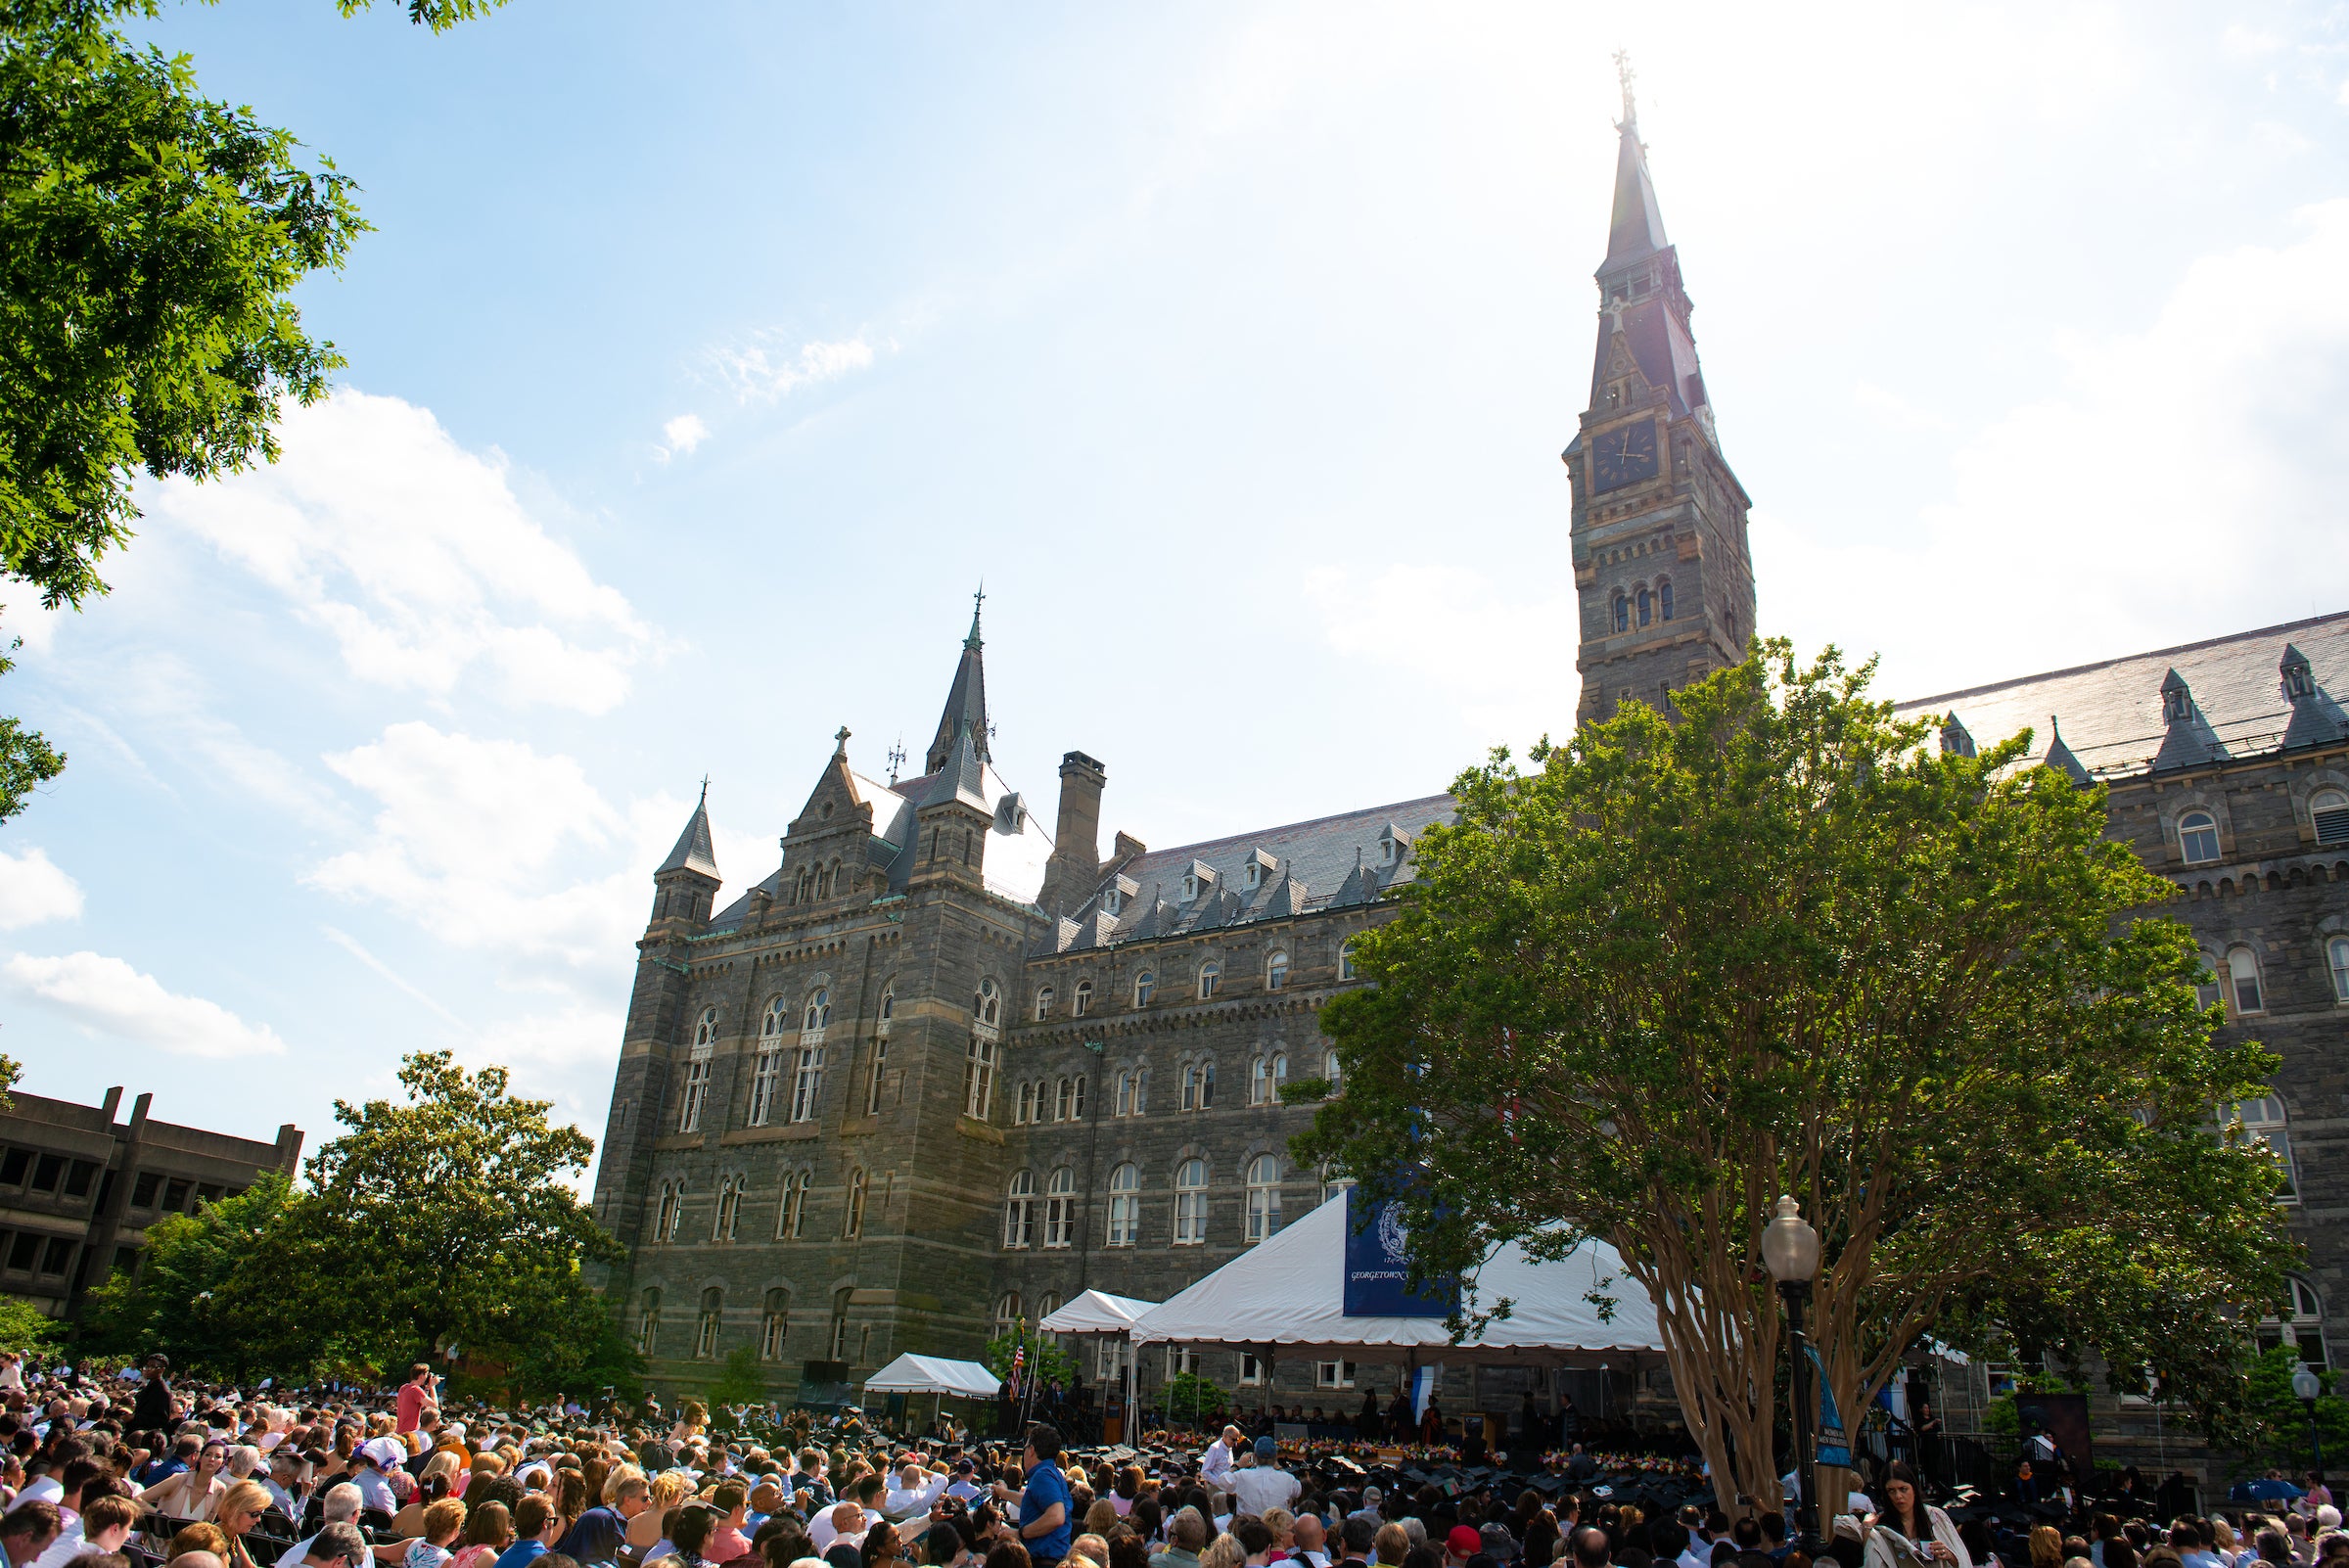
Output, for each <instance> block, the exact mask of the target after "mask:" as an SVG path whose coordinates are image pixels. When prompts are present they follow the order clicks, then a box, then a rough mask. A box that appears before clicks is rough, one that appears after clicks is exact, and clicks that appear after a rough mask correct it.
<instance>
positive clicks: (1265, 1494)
mask: <svg viewBox="0 0 2349 1568" xmlns="http://www.w3.org/2000/svg"><path fill="white" fill-rule="evenodd" d="M1231 1490H1232V1494H1233V1496H1235V1497H1237V1498H1238V1499H1239V1510H1240V1512H1242V1513H1253V1514H1255V1515H1257V1516H1258V1517H1259V1518H1262V1517H1263V1516H1264V1514H1265V1512H1266V1511H1267V1509H1271V1508H1286V1507H1289V1506H1291V1505H1292V1504H1294V1503H1295V1502H1296V1500H1297V1494H1298V1492H1299V1491H1300V1490H1301V1489H1300V1488H1299V1487H1298V1485H1297V1478H1296V1477H1295V1476H1293V1475H1291V1474H1289V1472H1288V1471H1286V1470H1283V1469H1282V1468H1281V1467H1280V1466H1278V1465H1276V1464H1260V1465H1257V1466H1255V1467H1254V1468H1252V1469H1246V1470H1235V1471H1233V1472H1232V1477H1231ZM1706 1568H1712V1565H1711V1564H1707V1565H1706Z"/></svg>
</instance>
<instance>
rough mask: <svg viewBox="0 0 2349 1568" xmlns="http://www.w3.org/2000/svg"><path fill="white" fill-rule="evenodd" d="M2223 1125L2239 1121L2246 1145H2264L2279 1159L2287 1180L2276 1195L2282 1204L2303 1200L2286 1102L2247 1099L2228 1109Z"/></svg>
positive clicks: (2279, 1168) (2272, 1098) (2270, 1098)
mask: <svg viewBox="0 0 2349 1568" xmlns="http://www.w3.org/2000/svg"><path fill="white" fill-rule="evenodd" d="M2220 1120H2221V1121H2222V1122H2223V1123H2234V1122H2239V1123H2241V1124H2242V1128H2243V1141H2244V1142H2245V1143H2264V1144H2266V1145H2267V1146H2268V1152H2269V1153H2270V1154H2273V1155H2274V1156H2276V1169H2277V1172H2278V1174H2280V1176H2282V1177H2283V1186H2282V1189H2281V1190H2280V1191H2279V1192H2278V1193H2277V1194H2276V1199H2277V1201H2278V1202H2279V1203H2297V1202H2299V1201H2300V1182H2299V1176H2298V1175H2297V1173H2296V1172H2294V1170H2293V1169H2292V1130H2291V1127H2290V1125H2289V1122H2288V1120H2287V1118H2286V1117H2285V1115H2284V1109H2283V1101H2282V1099H2281V1098H2280V1097H2279V1096H2277V1095H2274V1094H2269V1095H2265V1096H2263V1097H2261V1098H2259V1099H2256V1100H2243V1101H2241V1102H2239V1103H2238V1104H2234V1105H2231V1106H2229V1107H2227V1110H2226V1112H2225V1114H2223V1115H2222V1116H2221V1117H2220Z"/></svg>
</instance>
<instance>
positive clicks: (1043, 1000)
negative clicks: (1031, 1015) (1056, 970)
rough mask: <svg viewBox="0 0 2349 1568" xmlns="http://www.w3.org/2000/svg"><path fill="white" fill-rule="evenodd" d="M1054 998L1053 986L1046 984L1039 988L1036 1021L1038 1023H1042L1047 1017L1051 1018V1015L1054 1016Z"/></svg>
mask: <svg viewBox="0 0 2349 1568" xmlns="http://www.w3.org/2000/svg"><path fill="white" fill-rule="evenodd" d="M1052 1000H1053V997H1052V988H1051V987H1049V986H1044V987H1041V988H1039V989H1038V990H1037V991H1036V1022H1037V1023H1039V1024H1040V1023H1042V1022H1043V1021H1044V1020H1045V1019H1047V1018H1049V1017H1051V1016H1052Z"/></svg>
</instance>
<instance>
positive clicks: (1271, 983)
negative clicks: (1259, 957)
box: [1265, 947, 1289, 991]
mask: <svg viewBox="0 0 2349 1568" xmlns="http://www.w3.org/2000/svg"><path fill="white" fill-rule="evenodd" d="M1288 984H1289V955H1288V954H1287V953H1286V952H1283V951H1282V950H1281V949H1279V948H1277V947H1275V948H1273V949H1272V953H1271V955H1270V956H1269V957H1267V959H1266V960H1265V990H1267V991H1284V990H1286V989H1287V988H1288Z"/></svg>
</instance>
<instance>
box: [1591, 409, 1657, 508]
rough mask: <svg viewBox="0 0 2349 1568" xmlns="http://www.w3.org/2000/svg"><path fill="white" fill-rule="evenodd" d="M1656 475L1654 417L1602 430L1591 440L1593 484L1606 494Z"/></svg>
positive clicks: (1593, 486)
mask: <svg viewBox="0 0 2349 1568" xmlns="http://www.w3.org/2000/svg"><path fill="white" fill-rule="evenodd" d="M1655 477H1656V422H1655V421H1654V420H1652V419H1642V420H1637V421H1635V422H1634V423H1632V424H1629V425H1618V426H1616V427H1615V428H1614V429H1613V430H1609V431H1601V432H1599V435H1598V439H1597V440H1595V441H1594V442H1592V443H1591V451H1590V484H1591V487H1592V488H1594V489H1596V490H1597V491H1598V492H1599V493H1601V494H1604V493H1605V492H1607V491H1608V490H1620V489H1622V488H1623V487H1624V486H1625V485H1626V484H1637V483H1638V482H1639V481H1641V480H1644V479H1654V478H1655Z"/></svg>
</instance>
